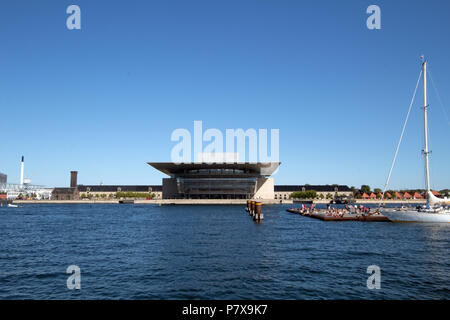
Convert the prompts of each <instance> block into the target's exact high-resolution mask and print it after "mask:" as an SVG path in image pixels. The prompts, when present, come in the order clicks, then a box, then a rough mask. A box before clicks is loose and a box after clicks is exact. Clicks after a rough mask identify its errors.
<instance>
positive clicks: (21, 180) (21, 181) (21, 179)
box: [20, 156, 25, 188]
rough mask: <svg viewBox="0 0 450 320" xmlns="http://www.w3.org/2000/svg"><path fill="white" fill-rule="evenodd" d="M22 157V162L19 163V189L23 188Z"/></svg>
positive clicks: (23, 164)
mask: <svg viewBox="0 0 450 320" xmlns="http://www.w3.org/2000/svg"><path fill="white" fill-rule="evenodd" d="M24 166H25V163H24V157H23V156H22V162H21V163H20V188H23V169H24Z"/></svg>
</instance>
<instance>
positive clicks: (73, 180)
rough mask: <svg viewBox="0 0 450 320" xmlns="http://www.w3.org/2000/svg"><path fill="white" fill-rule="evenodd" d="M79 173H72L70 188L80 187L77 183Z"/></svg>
mask: <svg viewBox="0 0 450 320" xmlns="http://www.w3.org/2000/svg"><path fill="white" fill-rule="evenodd" d="M77 175H78V171H70V187H71V188H76V187H77V185H78V182H77Z"/></svg>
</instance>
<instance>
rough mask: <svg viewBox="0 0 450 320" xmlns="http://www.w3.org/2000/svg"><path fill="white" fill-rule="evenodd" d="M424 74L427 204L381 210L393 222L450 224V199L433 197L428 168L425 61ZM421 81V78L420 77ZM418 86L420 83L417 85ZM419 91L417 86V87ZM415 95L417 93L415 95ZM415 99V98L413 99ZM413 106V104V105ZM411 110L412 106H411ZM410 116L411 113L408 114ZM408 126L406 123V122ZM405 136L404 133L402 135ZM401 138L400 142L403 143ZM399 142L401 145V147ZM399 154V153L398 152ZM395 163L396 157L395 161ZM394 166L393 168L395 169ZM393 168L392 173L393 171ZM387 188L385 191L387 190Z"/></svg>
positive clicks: (425, 63) (424, 63) (424, 152)
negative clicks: (412, 207)
mask: <svg viewBox="0 0 450 320" xmlns="http://www.w3.org/2000/svg"><path fill="white" fill-rule="evenodd" d="M422 74H423V102H424V106H423V112H424V133H425V146H424V149H423V154H424V157H425V185H426V197H427V203H426V205H425V206H417V207H416V208H415V209H407V208H384V209H382V210H381V213H382V214H383V215H384V216H386V217H387V218H388V219H389V220H391V221H393V222H434V223H446V222H447V223H448V222H450V209H449V207H448V205H450V199H448V198H444V199H441V198H438V197H436V196H434V195H433V193H432V192H431V189H430V172H429V166H428V156H429V153H430V152H429V151H428V118H427V109H428V103H427V61H426V60H424V61H423V63H422ZM419 79H420V76H419ZM417 84H418V83H417ZM416 89H417V86H416ZM414 94H415V93H414ZM413 99H414V97H413ZM411 105H412V103H411ZM410 108H411V106H410ZM408 114H409V113H408ZM405 125H406V122H405ZM402 135H403V133H402ZM401 138H402V136H401V137H400V142H401ZM400 142H399V145H400ZM397 151H398V147H397ZM396 154H397V152H396ZM394 162H395V156H394V161H393V164H394ZM393 164H392V167H393ZM392 167H391V171H392ZM389 177H390V173H389V176H388V180H387V181H386V186H387V183H388V181H389ZM386 186H385V190H386ZM383 196H384V193H383Z"/></svg>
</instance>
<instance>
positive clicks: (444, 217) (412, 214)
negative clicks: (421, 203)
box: [381, 209, 450, 223]
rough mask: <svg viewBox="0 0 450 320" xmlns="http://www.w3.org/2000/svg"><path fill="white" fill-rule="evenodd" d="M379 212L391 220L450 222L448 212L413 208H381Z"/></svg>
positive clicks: (449, 213)
mask: <svg viewBox="0 0 450 320" xmlns="http://www.w3.org/2000/svg"><path fill="white" fill-rule="evenodd" d="M381 213H382V214H383V215H384V216H386V217H387V218H388V219H389V220H390V221H392V222H428V223H450V212H448V211H447V212H444V213H430V212H421V211H414V210H406V211H403V210H389V209H386V210H382V211H381Z"/></svg>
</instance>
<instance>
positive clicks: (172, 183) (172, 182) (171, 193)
mask: <svg viewBox="0 0 450 320" xmlns="http://www.w3.org/2000/svg"><path fill="white" fill-rule="evenodd" d="M177 197H178V187H177V179H175V178H163V181H162V198H163V199H174V198H177Z"/></svg>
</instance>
